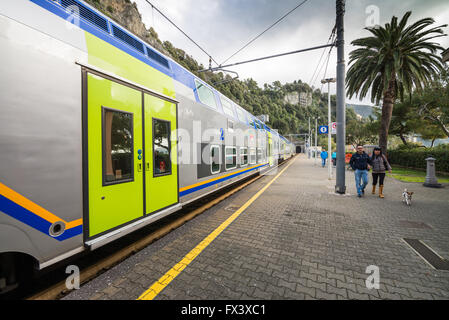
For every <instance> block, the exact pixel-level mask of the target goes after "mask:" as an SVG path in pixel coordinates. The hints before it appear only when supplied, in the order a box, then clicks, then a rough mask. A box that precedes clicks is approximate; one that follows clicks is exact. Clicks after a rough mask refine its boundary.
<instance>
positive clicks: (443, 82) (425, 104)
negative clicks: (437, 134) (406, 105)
mask: <svg viewBox="0 0 449 320" xmlns="http://www.w3.org/2000/svg"><path fill="white" fill-rule="evenodd" d="M418 103H419V114H420V115H422V116H424V118H425V119H427V120H429V121H431V122H432V123H434V124H435V125H437V126H439V127H440V128H441V130H443V132H444V133H445V135H446V136H449V68H446V69H445V70H444V71H443V72H442V73H441V75H439V77H438V78H437V79H435V81H434V82H432V84H431V85H430V86H429V87H428V88H426V89H424V91H423V93H422V94H421V95H420V97H419V101H418Z"/></svg>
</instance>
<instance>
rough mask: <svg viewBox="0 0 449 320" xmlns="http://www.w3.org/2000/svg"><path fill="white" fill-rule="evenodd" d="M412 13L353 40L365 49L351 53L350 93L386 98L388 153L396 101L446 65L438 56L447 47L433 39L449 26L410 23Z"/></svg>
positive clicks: (382, 136)
mask: <svg viewBox="0 0 449 320" xmlns="http://www.w3.org/2000/svg"><path fill="white" fill-rule="evenodd" d="M411 14H412V12H411V11H409V12H407V13H406V14H405V15H404V17H403V18H402V19H401V21H400V22H399V23H398V18H397V17H394V16H393V18H392V19H391V22H390V23H387V24H385V27H381V26H376V27H372V28H365V29H366V30H368V31H369V32H371V33H372V35H373V36H371V37H366V38H361V39H357V40H354V41H352V43H351V44H352V45H354V46H360V47H361V48H358V49H355V50H354V51H352V52H351V53H350V61H349V64H350V65H351V64H352V65H351V67H350V68H349V71H348V74H347V83H346V87H347V89H348V94H349V96H350V98H352V97H353V96H354V95H357V96H358V97H359V98H360V99H363V98H364V97H366V95H367V94H368V92H370V91H371V101H372V103H376V104H379V103H380V101H381V100H382V102H383V106H382V118H381V128H380V132H379V145H380V147H381V148H382V150H383V151H384V152H386V151H387V145H388V130H389V127H390V122H391V117H392V113H393V106H394V103H395V102H396V100H397V99H398V98H399V99H400V100H401V101H403V100H404V95H410V94H411V93H412V91H413V90H422V89H423V88H424V87H426V86H427V85H428V84H429V83H430V82H431V81H432V78H433V77H434V76H435V75H437V74H438V73H439V72H440V71H441V70H442V68H443V66H442V59H441V56H440V55H437V51H438V50H443V48H442V47H441V46H439V45H438V44H437V43H435V42H432V41H431V40H432V39H435V38H438V37H443V36H446V35H445V34H444V32H443V30H442V29H441V28H442V27H447V25H441V26H437V27H431V28H430V29H427V30H425V29H426V28H427V27H429V26H431V25H432V24H433V23H434V22H435V20H433V19H432V18H425V19H421V20H419V21H417V22H415V23H413V24H411V25H410V26H407V21H408V19H409V18H410V15H411Z"/></svg>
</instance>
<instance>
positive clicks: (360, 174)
mask: <svg viewBox="0 0 449 320" xmlns="http://www.w3.org/2000/svg"><path fill="white" fill-rule="evenodd" d="M360 180H362V181H363V185H360ZM367 185H368V170H358V169H357V170H355V186H356V187H357V193H358V194H359V195H362V190H364V189H365V188H366V186H367Z"/></svg>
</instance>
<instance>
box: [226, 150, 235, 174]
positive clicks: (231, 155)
mask: <svg viewBox="0 0 449 320" xmlns="http://www.w3.org/2000/svg"><path fill="white" fill-rule="evenodd" d="M225 155H226V170H232V169H235V168H237V148H236V147H226V149H225Z"/></svg>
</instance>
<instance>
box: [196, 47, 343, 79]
mask: <svg viewBox="0 0 449 320" xmlns="http://www.w3.org/2000/svg"><path fill="white" fill-rule="evenodd" d="M333 46H335V43H331V44H325V45H321V46H317V47H312V48H306V49H300V50H295V51H290V52H286V53H280V54H275V55H271V56H267V57H262V58H257V59H251V60H246V61H241V62H236V63H231V64H228V65H225V66H222V65H220V66H218V67H216V68H209V69H204V70H200V71H198V72H206V71H211V72H213V71H218V70H223V68H227V67H233V66H238V65H241V64H246V63H251V62H256V61H261V60H266V59H272V58H277V57H282V56H286V55H291V54H296V53H300V52H306V51H312V50H317V49H321V48H326V47H333Z"/></svg>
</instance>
